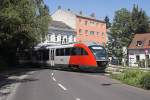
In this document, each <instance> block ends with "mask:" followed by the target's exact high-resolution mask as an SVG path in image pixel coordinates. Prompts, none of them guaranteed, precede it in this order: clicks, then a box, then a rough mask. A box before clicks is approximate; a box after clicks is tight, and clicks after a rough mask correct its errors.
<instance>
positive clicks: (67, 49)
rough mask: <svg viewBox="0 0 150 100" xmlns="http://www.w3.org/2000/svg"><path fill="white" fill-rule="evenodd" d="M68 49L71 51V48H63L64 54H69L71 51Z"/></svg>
mask: <svg viewBox="0 0 150 100" xmlns="http://www.w3.org/2000/svg"><path fill="white" fill-rule="evenodd" d="M70 51H71V48H65V56H69V55H70V53H71V52H70Z"/></svg>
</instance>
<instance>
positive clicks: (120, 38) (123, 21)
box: [109, 8, 132, 59]
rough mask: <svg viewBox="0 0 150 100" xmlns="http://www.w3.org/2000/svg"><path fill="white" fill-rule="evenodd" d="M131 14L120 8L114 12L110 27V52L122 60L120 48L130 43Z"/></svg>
mask: <svg viewBox="0 0 150 100" xmlns="http://www.w3.org/2000/svg"><path fill="white" fill-rule="evenodd" d="M131 33H132V32H131V13H130V12H129V11H128V10H127V9H125V8H122V9H120V10H118V11H116V12H115V17H114V19H113V23H112V27H111V29H110V35H111V37H112V41H111V42H110V43H111V44H109V45H112V48H111V52H112V54H113V55H115V56H116V57H118V58H120V59H121V58H122V56H123V55H122V47H123V46H127V45H128V44H129V42H130V41H131V37H132V34H131Z"/></svg>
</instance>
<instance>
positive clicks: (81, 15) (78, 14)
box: [59, 9, 106, 23]
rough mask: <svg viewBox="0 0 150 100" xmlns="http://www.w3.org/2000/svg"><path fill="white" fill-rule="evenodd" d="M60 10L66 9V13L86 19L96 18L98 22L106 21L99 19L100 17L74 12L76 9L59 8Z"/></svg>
mask: <svg viewBox="0 0 150 100" xmlns="http://www.w3.org/2000/svg"><path fill="white" fill-rule="evenodd" d="M59 10H61V11H64V12H66V13H70V14H73V15H75V16H76V17H81V18H85V19H90V20H95V21H98V22H101V23H106V22H105V21H104V20H99V19H96V17H91V16H87V15H84V14H83V13H82V14H80V13H77V12H74V11H71V10H64V9H59Z"/></svg>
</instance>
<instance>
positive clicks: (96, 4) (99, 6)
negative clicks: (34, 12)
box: [44, 0, 150, 21]
mask: <svg viewBox="0 0 150 100" xmlns="http://www.w3.org/2000/svg"><path fill="white" fill-rule="evenodd" d="M44 2H45V4H46V5H48V7H49V9H50V13H51V14H52V13H54V12H55V11H56V10H57V7H58V6H59V5H60V6H61V8H62V9H68V8H69V9H71V10H72V11H75V12H80V11H82V12H83V14H85V15H90V14H91V13H95V15H96V18H97V19H104V18H105V16H108V17H109V18H110V20H111V21H112V20H113V17H114V13H115V11H117V10H119V9H121V8H127V9H128V10H130V11H131V10H132V8H133V4H137V5H138V6H139V8H142V9H143V10H145V11H146V13H147V15H148V16H150V0H44Z"/></svg>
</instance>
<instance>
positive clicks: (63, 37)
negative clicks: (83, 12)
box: [45, 21, 76, 45]
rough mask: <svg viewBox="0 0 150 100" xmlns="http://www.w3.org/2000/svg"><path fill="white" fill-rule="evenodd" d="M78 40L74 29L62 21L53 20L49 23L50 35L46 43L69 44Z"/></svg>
mask: <svg viewBox="0 0 150 100" xmlns="http://www.w3.org/2000/svg"><path fill="white" fill-rule="evenodd" d="M73 42H76V35H75V31H74V29H72V28H70V27H69V26H68V25H66V24H65V23H63V22H61V21H52V22H51V23H50V25H49V31H48V35H47V36H46V41H45V43H48V44H53V45H55V44H68V43H73Z"/></svg>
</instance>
